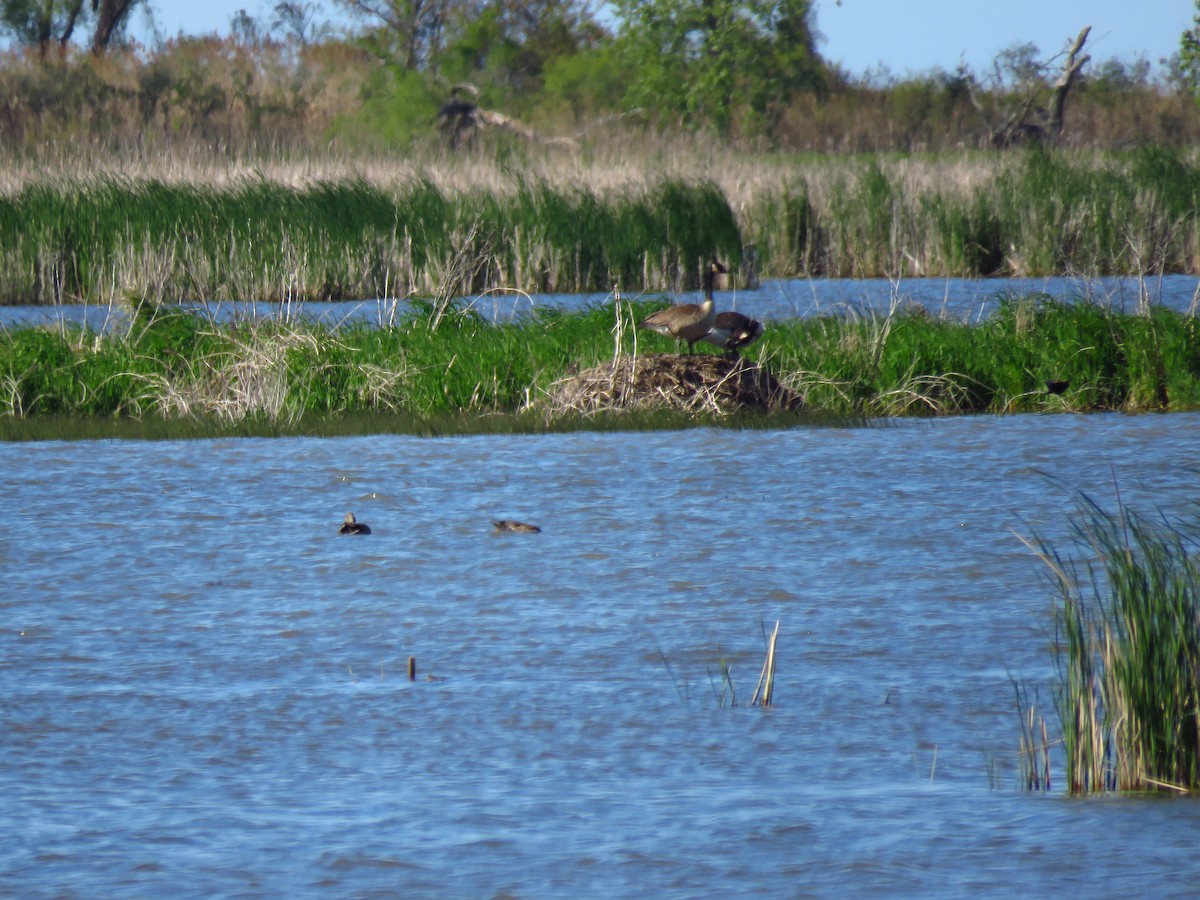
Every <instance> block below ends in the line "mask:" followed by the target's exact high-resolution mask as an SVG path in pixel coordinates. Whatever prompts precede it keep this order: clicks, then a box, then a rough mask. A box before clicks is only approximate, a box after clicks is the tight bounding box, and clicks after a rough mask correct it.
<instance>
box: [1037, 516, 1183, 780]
mask: <svg viewBox="0 0 1200 900" xmlns="http://www.w3.org/2000/svg"><path fill="white" fill-rule="evenodd" d="M1198 522H1200V518H1197V517H1193V518H1192V519H1191V520H1187V521H1172V520H1168V519H1167V518H1165V517H1163V516H1157V517H1153V518H1148V517H1145V516H1142V515H1139V514H1137V513H1135V512H1134V511H1132V510H1129V509H1127V508H1125V507H1123V506H1122V507H1121V508H1120V509H1119V510H1118V511H1117V512H1115V513H1114V512H1109V511H1107V510H1104V509H1102V508H1101V507H1100V506H1099V505H1098V504H1097V503H1095V502H1094V501H1093V500H1091V499H1090V498H1087V497H1083V498H1082V499H1081V501H1080V504H1079V509H1078V511H1077V513H1076V515H1075V517H1074V518H1073V522H1072V524H1073V526H1074V530H1075V534H1076V537H1077V538H1078V539H1079V541H1080V543H1081V547H1082V552H1083V554H1084V557H1083V559H1082V561H1081V560H1079V559H1077V558H1076V557H1074V556H1069V555H1062V554H1060V553H1059V552H1058V551H1057V550H1055V549H1054V548H1052V547H1049V546H1048V545H1047V544H1046V543H1045V542H1030V545H1031V546H1032V547H1033V548H1034V549H1035V551H1036V552H1037V553H1038V554H1039V556H1040V557H1041V558H1042V559H1043V560H1044V561H1045V562H1046V563H1047V564H1048V565H1049V567H1050V571H1051V573H1052V577H1053V580H1054V583H1055V587H1056V591H1057V595H1058V602H1057V625H1058V629H1057V641H1056V645H1055V656H1056V660H1057V661H1058V663H1059V695H1058V706H1059V716H1060V720H1061V723H1062V729H1063V744H1064V748H1065V755H1066V769H1067V782H1068V789H1069V790H1070V791H1071V792H1072V793H1081V794H1083V793H1092V792H1098V791H1108V790H1120V791H1144V790H1171V791H1196V790H1200V556H1198V552H1200V525H1198Z"/></svg>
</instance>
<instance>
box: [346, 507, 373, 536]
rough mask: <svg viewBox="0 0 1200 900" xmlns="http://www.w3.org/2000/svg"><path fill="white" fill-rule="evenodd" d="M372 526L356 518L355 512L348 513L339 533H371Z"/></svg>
mask: <svg viewBox="0 0 1200 900" xmlns="http://www.w3.org/2000/svg"><path fill="white" fill-rule="evenodd" d="M370 533H371V526H370V525H368V524H366V523H365V522H360V521H358V519H356V518H354V513H352V512H349V513H346V518H344V519H343V520H342V527H341V528H339V529H338V534H370Z"/></svg>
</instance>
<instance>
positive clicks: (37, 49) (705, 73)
mask: <svg viewBox="0 0 1200 900" xmlns="http://www.w3.org/2000/svg"><path fill="white" fill-rule="evenodd" d="M155 5H156V4H155V2H154V0H140V2H139V0H134V2H132V3H130V2H129V0H103V2H102V3H100V2H99V0H98V6H97V4H85V3H82V2H79V0H47V2H45V3H36V4H34V3H27V2H16V3H7V4H4V5H3V8H0V30H6V31H7V32H8V33H9V35H10V36H12V37H13V38H15V42H14V43H13V44H12V46H11V48H10V49H8V50H6V51H4V52H3V53H2V54H0V97H2V98H3V101H2V102H0V146H2V147H4V148H5V152H6V153H13V154H16V155H18V156H20V155H23V154H29V153H36V154H39V155H40V154H42V153H44V152H46V150H47V148H49V149H50V151H51V152H53V149H54V148H58V149H59V150H60V151H64V150H67V149H69V148H72V147H74V148H80V147H83V148H89V149H90V150H91V151H93V152H95V153H96V154H97V156H102V155H103V154H105V153H127V154H133V153H136V154H142V153H151V154H158V153H162V152H165V151H171V150H173V151H179V150H180V149H184V148H188V149H194V148H197V147H207V148H210V149H212V150H216V151H217V152H219V153H223V154H225V153H232V154H234V155H243V154H246V153H262V152H288V153H294V152H312V151H316V150H325V149H328V148H333V149H334V150H336V152H338V153H342V154H346V153H350V154H358V153H370V152H379V151H388V152H392V151H396V150H400V151H408V150H411V149H413V148H414V147H415V146H417V145H419V144H421V143H423V142H428V141H431V140H435V139H437V135H438V130H437V123H438V118H437V116H438V111H439V109H440V108H442V107H443V105H444V104H445V103H446V102H447V101H448V100H449V99H450V94H451V88H452V87H453V86H455V85H467V86H471V87H472V88H473V90H474V91H475V93H474V94H472V95H470V96H464V99H467V100H469V101H470V102H471V103H472V104H477V105H478V107H479V108H481V109H487V110H493V111H496V112H498V113H501V114H503V115H504V116H507V117H511V118H512V119H513V120H516V121H518V122H521V123H524V124H525V125H527V126H529V128H531V129H532V131H533V133H534V134H535V135H536V136H537V138H539V139H557V140H574V141H578V142H579V144H580V145H581V146H586V145H589V144H592V143H594V142H599V143H600V145H601V146H603V145H604V144H605V143H606V142H607V143H609V145H610V146H611V142H614V141H615V142H619V143H620V144H627V143H629V142H640V141H643V140H645V139H646V138H647V137H651V136H658V137H662V136H667V137H671V136H675V135H679V134H688V135H702V136H703V140H704V141H705V143H710V144H711V143H713V142H720V143H725V144H730V145H733V146H737V147H740V148H742V149H755V150H759V151H763V150H783V151H790V152H817V153H887V152H896V151H900V152H912V151H917V152H928V151H944V150H956V149H987V148H990V147H993V146H996V145H997V142H998V141H1000V142H1003V143H1009V142H1011V141H1013V140H1016V139H1034V140H1042V141H1045V142H1047V143H1052V144H1054V145H1056V146H1061V147H1066V148H1071V149H1084V148H1089V149H1124V148H1128V147H1131V146H1136V145H1142V144H1146V143H1154V144H1162V145H1168V146H1174V147H1192V146H1195V145H1196V144H1197V142H1198V141H1200V115H1198V114H1197V108H1196V102H1195V96H1196V95H1195V90H1196V85H1197V81H1198V78H1197V72H1196V69H1195V66H1194V65H1193V57H1194V54H1193V53H1191V52H1190V50H1189V48H1190V47H1191V46H1192V44H1190V43H1188V42H1187V41H1186V40H1185V41H1182V42H1181V51H1180V53H1179V54H1178V55H1177V56H1175V57H1173V58H1172V59H1170V60H1167V61H1166V65H1165V66H1164V67H1162V68H1160V69H1153V68H1152V66H1151V63H1152V62H1155V61H1148V60H1140V59H1138V60H1118V59H1108V60H1101V59H1094V60H1093V59H1089V60H1088V61H1087V64H1086V65H1083V66H1082V67H1081V69H1080V72H1079V76H1078V78H1077V79H1076V80H1075V81H1073V83H1072V85H1071V88H1070V91H1069V96H1067V97H1066V103H1065V109H1064V114H1063V116H1062V121H1061V123H1059V122H1057V121H1055V118H1056V117H1055V116H1054V115H1052V113H1053V109H1052V106H1053V104H1052V103H1051V100H1052V98H1053V95H1054V87H1055V84H1056V81H1057V79H1058V78H1059V77H1060V74H1061V70H1062V67H1063V65H1064V60H1063V56H1062V54H1061V53H1060V52H1059V51H1060V50H1061V49H1063V48H1059V47H1050V48H1040V49H1039V48H1037V47H1035V46H1033V45H1032V44H1021V45H1016V46H1013V47H1011V48H1009V49H1008V50H1006V51H1004V52H1003V53H1001V54H1000V55H999V56H998V57H997V59H996V61H995V65H994V67H993V68H991V69H989V70H988V71H984V72H973V71H971V70H970V69H968V68H965V67H960V68H958V69H956V70H955V71H952V72H947V71H939V70H933V69H931V70H930V71H927V72H922V73H905V74H904V75H903V76H900V75H896V74H893V73H888V72H886V71H882V70H880V71H877V72H875V73H873V74H871V75H868V76H865V77H864V76H856V75H851V74H850V73H847V72H844V71H841V70H839V69H838V68H837V67H836V66H834V65H830V64H829V63H828V62H826V61H825V60H824V59H822V58H821V56H820V44H819V42H818V40H817V38H816V35H817V33H818V32H819V22H818V21H817V17H816V15H815V12H814V8H813V4H812V3H811V2H809V0H743V2H719V3H713V2H702V0H652V2H646V0H636V2H634V0H629V2H617V3H613V4H610V8H611V10H612V12H613V15H612V16H607V17H603V18H602V17H600V16H598V15H597V11H596V9H597V8H596V7H595V6H594V5H593V4H590V3H586V2H578V0H576V2H570V0H516V2H514V0H507V2H503V3H500V2H494V0H491V2H489V0H424V2H421V3H412V2H407V0H337V2H329V3H319V2H318V3H314V2H278V3H276V4H274V6H273V7H272V12H270V13H268V14H266V15H264V16H262V17H260V18H254V17H252V16H250V15H247V14H246V13H245V12H244V11H243V12H241V13H239V14H238V15H237V16H236V17H235V19H234V21H233V29H232V34H231V36H229V37H226V38H217V37H215V36H187V37H173V38H170V39H168V40H163V41H160V42H157V43H155V44H154V45H152V46H148V47H142V46H136V45H133V44H130V43H129V42H128V41H127V40H125V39H124V37H123V35H124V33H125V31H124V29H126V28H127V27H128V24H129V22H130V20H131V18H132V17H133V16H134V15H135V14H137V13H138V12H139V11H140V10H141V9H144V8H148V9H150V10H153V9H154V7H155ZM93 7H97V8H98V9H99V13H98V14H97V15H93V14H92V12H91V9H92V8H93ZM334 9H338V10H341V11H343V12H346V13H349V15H350V18H349V21H350V22H351V23H352V25H353V29H352V30H351V31H349V32H345V33H336V32H333V31H330V30H329V29H327V28H323V27H321V24H320V23H322V22H323V21H325V20H326V17H327V14H328V13H329V12H332V11H333V10H334ZM106 10H107V11H108V13H109V14H110V15H113V14H116V15H118V19H117V21H116V23H115V28H111V27H110V28H108V29H107V31H104V33H103V34H102V33H101V32H102V31H103V29H102V28H101V27H100V26H101V24H102V23H101V21H100V20H101V19H102V18H103V14H104V11H106ZM68 13H74V14H75V15H74V18H72V16H71V15H68ZM1089 24H1094V25H1096V26H1097V27H1101V26H1102V22H1090V23H1089V22H1080V23H1078V27H1080V28H1082V27H1083V26H1085V25H1089ZM1188 34H1189V35H1190V34H1191V32H1188ZM1186 36H1187V35H1185V37H1186ZM1063 37H1064V40H1065V39H1067V38H1068V37H1069V36H1068V35H1064V36H1063ZM83 47H87V51H88V52H85V51H84V50H83V49H82V48H83ZM1086 53H1087V47H1086V46H1084V47H1083V48H1082V49H1081V56H1080V59H1081V60H1082V59H1083V55H1086Z"/></svg>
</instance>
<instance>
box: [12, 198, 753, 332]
mask: <svg viewBox="0 0 1200 900" xmlns="http://www.w3.org/2000/svg"><path fill="white" fill-rule="evenodd" d="M740 252H741V241H740V234H739V231H738V228H737V224H736V222H735V220H734V216H733V213H732V211H731V210H730V208H729V206H728V204H727V202H726V200H725V198H724V196H723V195H722V194H721V193H720V192H719V191H718V190H717V189H716V187H715V186H714V185H712V184H711V183H702V182H700V183H685V182H682V181H673V180H666V181H662V182H659V183H657V184H654V185H651V186H649V187H647V188H645V189H642V190H639V191H629V192H614V193H612V194H609V195H606V196H604V197H601V196H598V195H596V194H595V193H592V192H591V191H588V190H587V189H583V188H565V189H557V188H552V187H551V186H549V185H547V184H545V183H539V182H534V181H531V180H530V179H528V178H519V179H518V187H517V189H516V190H515V191H512V192H507V191H502V192H487V191H469V192H464V193H458V194H446V193H444V192H443V191H441V190H440V189H439V188H437V187H436V186H434V184H433V183H432V182H431V181H430V180H428V179H426V178H414V179H413V180H411V181H409V182H407V183H404V184H398V185H395V186H393V187H392V188H391V189H383V188H380V187H378V186H376V185H373V184H370V183H368V182H367V181H365V180H363V179H361V178H358V179H348V180H342V181H337V182H315V183H311V184H307V185H304V186H301V187H292V186H289V185H285V184H280V183H278V182H271V181H267V180H263V179H252V178H247V179H245V180H243V181H241V182H237V183H235V184H231V185H222V186H212V185H201V184H169V183H165V182H157V181H132V180H129V179H125V178H121V177H119V176H111V175H110V176H106V177H102V178H98V179H94V180H91V181H84V182H61V181H43V182H38V183H33V184H29V185H26V186H24V187H23V188H21V189H20V190H19V191H17V192H16V193H14V194H12V195H9V196H5V197H0V272H3V273H4V275H3V276H0V299H2V300H4V301H5V302H8V303H40V304H52V303H64V302H73V301H84V300H86V301H88V302H102V303H108V302H120V301H122V300H124V299H127V298H133V299H134V300H138V301H147V300H148V301H151V302H156V303H160V302H172V301H178V300H185V299H190V300H199V301H209V302H217V301H222V300H243V301H245V300H267V301H279V302H290V301H296V300H311V299H319V300H344V299H364V298H370V299H374V298H379V297H387V296H393V297H394V296H400V297H408V296H412V295H420V296H426V297H430V296H432V297H436V298H440V300H441V301H442V302H441V304H440V305H441V306H442V307H443V308H444V306H445V303H446V302H448V299H449V298H453V297H456V296H463V295H471V294H476V293H479V292H480V291H483V290H485V289H487V288H489V287H498V286H505V287H515V288H518V289H521V290H530V291H555V290H563V291H604V290H608V289H609V288H610V287H611V286H612V284H613V283H614V282H616V283H621V284H623V285H626V286H627V287H632V288H635V289H637V288H649V287H657V288H661V287H664V286H668V285H672V286H691V287H694V286H695V285H696V284H697V283H698V277H699V267H700V265H701V263H702V261H704V260H706V259H708V258H711V257H712V256H714V255H718V256H720V257H722V258H726V259H730V260H736V259H738V258H739V257H740ZM434 324H435V327H436V325H437V324H438V322H437V321H435V323H434Z"/></svg>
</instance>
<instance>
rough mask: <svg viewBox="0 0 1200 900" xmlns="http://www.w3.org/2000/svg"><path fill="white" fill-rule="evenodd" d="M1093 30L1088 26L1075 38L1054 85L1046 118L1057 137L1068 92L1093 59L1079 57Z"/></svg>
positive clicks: (1060, 130)
mask: <svg viewBox="0 0 1200 900" xmlns="http://www.w3.org/2000/svg"><path fill="white" fill-rule="evenodd" d="M1091 30H1092V26H1091V25H1087V26H1085V27H1084V29H1083V31H1081V32H1079V37H1077V38H1075V43H1074V44H1072V45H1071V49H1070V50H1068V51H1067V61H1066V62H1065V63H1063V70H1062V74H1061V75H1059V76H1058V81H1056V82H1055V83H1054V93H1053V94H1051V95H1050V108H1049V110H1048V112H1049V115H1048V116H1047V117H1046V128H1047V129H1048V130H1049V131H1050V133H1051V134H1053V135H1055V136H1057V135H1060V134H1062V130H1063V106H1064V105H1065V104H1066V102H1067V92H1068V91H1070V90H1071V85H1073V84H1074V83H1075V79H1076V78H1077V77H1079V70H1080V69H1082V68H1083V67H1084V65H1085V64H1086V63H1087V62H1088V60H1090V59H1091V57H1090V56H1080V55H1079V51H1080V50H1082V49H1083V45H1084V43H1085V42H1086V41H1087V39H1088V34H1089V33H1090V32H1091Z"/></svg>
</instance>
